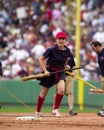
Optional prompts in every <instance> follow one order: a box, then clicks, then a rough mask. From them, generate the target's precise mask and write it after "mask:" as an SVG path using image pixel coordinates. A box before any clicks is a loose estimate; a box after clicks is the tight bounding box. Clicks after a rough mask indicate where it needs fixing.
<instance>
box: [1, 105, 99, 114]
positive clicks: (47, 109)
mask: <svg viewBox="0 0 104 130" xmlns="http://www.w3.org/2000/svg"><path fill="white" fill-rule="evenodd" d="M99 109H100V108H89V107H86V108H84V109H83V110H80V109H79V108H77V107H75V109H74V110H75V111H77V112H80V113H84V112H85V113H86V112H88V113H96V112H98V111H99ZM51 111H52V107H51V106H44V107H43V108H42V112H51ZM0 112H22V113H23V112H35V107H33V106H31V107H29V108H25V107H21V106H2V107H1V109H0ZM60 112H68V107H66V106H65V107H64V106H62V107H60Z"/></svg>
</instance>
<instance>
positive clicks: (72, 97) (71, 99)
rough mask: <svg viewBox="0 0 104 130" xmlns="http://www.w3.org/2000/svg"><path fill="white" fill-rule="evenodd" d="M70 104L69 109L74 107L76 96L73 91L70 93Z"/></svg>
mask: <svg viewBox="0 0 104 130" xmlns="http://www.w3.org/2000/svg"><path fill="white" fill-rule="evenodd" d="M68 106H69V111H70V110H72V109H73V106H74V96H73V93H69V94H68Z"/></svg>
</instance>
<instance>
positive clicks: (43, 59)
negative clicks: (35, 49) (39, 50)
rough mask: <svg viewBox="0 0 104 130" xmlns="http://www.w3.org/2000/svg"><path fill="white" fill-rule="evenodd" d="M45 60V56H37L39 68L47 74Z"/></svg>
mask: <svg viewBox="0 0 104 130" xmlns="http://www.w3.org/2000/svg"><path fill="white" fill-rule="evenodd" d="M45 60H46V58H45V57H44V56H43V55H42V56H40V58H39V63H40V66H41V68H42V70H43V71H44V73H45V74H46V75H49V73H50V72H49V71H48V70H47V69H46V65H45V63H44V62H45Z"/></svg>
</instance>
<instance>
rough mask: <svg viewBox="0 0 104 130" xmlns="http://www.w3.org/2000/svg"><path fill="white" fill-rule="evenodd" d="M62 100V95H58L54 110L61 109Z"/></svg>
mask: <svg viewBox="0 0 104 130" xmlns="http://www.w3.org/2000/svg"><path fill="white" fill-rule="evenodd" d="M62 99H63V95H60V94H58V93H57V94H56V97H55V103H54V107H53V109H54V110H55V109H58V108H59V106H60V104H61V101H62Z"/></svg>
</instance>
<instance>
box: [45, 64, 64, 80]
mask: <svg viewBox="0 0 104 130" xmlns="http://www.w3.org/2000/svg"><path fill="white" fill-rule="evenodd" d="M47 68H48V69H51V70H53V71H60V70H62V69H63V68H58V67H53V66H51V65H49V64H48V65H47ZM58 77H59V74H58V73H55V79H58Z"/></svg>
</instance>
